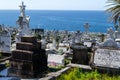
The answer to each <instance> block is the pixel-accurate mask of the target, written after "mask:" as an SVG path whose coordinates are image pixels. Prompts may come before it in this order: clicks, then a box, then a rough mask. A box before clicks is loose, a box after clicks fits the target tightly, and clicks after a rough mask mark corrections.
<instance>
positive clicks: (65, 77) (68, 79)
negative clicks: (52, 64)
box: [57, 68, 120, 80]
mask: <svg viewBox="0 0 120 80" xmlns="http://www.w3.org/2000/svg"><path fill="white" fill-rule="evenodd" d="M57 80H120V76H109V75H107V74H100V73H98V72H97V70H95V71H92V72H83V71H82V70H81V69H79V68H74V69H72V70H71V71H70V72H67V73H66V74H62V75H61V76H60V77H59V78H58V79H57Z"/></svg>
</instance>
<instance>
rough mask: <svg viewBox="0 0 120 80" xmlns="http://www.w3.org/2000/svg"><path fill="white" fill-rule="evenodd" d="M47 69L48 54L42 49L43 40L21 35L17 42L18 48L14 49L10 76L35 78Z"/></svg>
mask: <svg viewBox="0 0 120 80" xmlns="http://www.w3.org/2000/svg"><path fill="white" fill-rule="evenodd" d="M46 70H47V55H46V51H45V50H44V49H41V42H37V38H36V37H33V36H27V37H21V42H18V43H16V50H14V51H12V56H11V59H10V68H9V70H8V76H18V77H20V78H33V77H36V76H37V75H38V74H40V73H42V72H43V71H46Z"/></svg>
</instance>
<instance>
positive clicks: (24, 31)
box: [16, 2, 30, 42]
mask: <svg viewBox="0 0 120 80" xmlns="http://www.w3.org/2000/svg"><path fill="white" fill-rule="evenodd" d="M25 7H26V6H25V5H24V3H23V2H22V5H20V16H19V19H18V20H17V24H18V26H19V29H18V33H17V35H16V41H18V42H20V40H19V39H21V37H22V36H25V35H30V32H29V22H30V17H29V16H26V15H25Z"/></svg>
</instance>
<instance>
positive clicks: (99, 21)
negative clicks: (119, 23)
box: [0, 9, 114, 32]
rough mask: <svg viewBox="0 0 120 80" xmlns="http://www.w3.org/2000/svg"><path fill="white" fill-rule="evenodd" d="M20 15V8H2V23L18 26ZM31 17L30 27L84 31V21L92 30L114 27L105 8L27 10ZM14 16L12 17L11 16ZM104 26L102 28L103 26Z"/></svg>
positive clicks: (99, 30) (97, 30)
mask: <svg viewBox="0 0 120 80" xmlns="http://www.w3.org/2000/svg"><path fill="white" fill-rule="evenodd" d="M19 15H20V11H19V9H18V10H17V9H12V10H6V9H3V10H0V18H1V20H0V24H5V25H9V26H17V24H16V21H17V19H18V17H19ZM26 15H28V16H30V17H31V20H30V28H38V27H39V28H43V29H45V30H54V29H55V30H69V31H76V30H80V31H82V32H84V31H85V30H84V27H83V25H84V23H86V22H87V23H89V24H90V32H106V31H107V28H109V27H112V28H113V29H114V27H113V24H112V23H110V22H108V18H109V17H110V16H108V13H107V12H105V11H104V10H31V9H27V10H26ZM11 16H12V18H11ZM101 27H102V28H101Z"/></svg>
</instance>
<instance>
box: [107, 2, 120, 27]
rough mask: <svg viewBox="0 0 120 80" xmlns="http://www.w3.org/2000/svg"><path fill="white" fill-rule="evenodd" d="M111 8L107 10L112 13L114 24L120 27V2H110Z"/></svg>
mask: <svg viewBox="0 0 120 80" xmlns="http://www.w3.org/2000/svg"><path fill="white" fill-rule="evenodd" d="M107 3H108V4H109V5H108V6H110V8H108V9H107V11H108V12H110V13H112V16H111V19H112V21H113V22H114V24H115V25H116V24H118V26H120V0H108V2H107Z"/></svg>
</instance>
